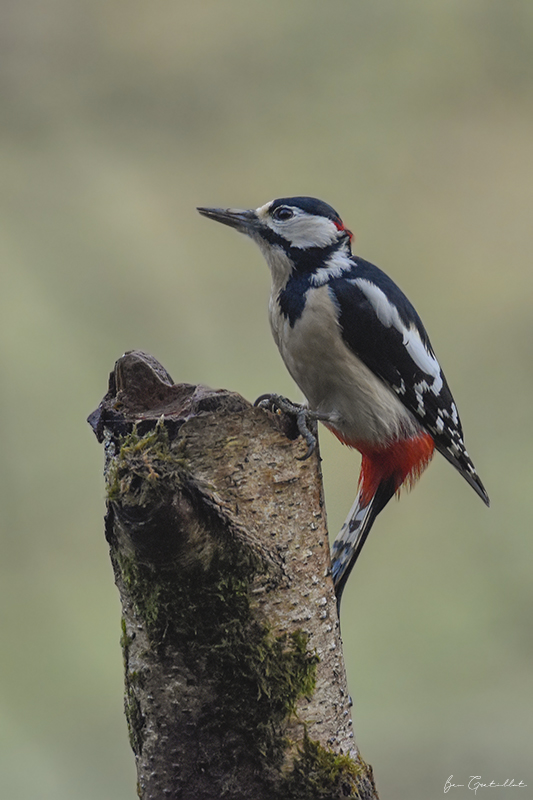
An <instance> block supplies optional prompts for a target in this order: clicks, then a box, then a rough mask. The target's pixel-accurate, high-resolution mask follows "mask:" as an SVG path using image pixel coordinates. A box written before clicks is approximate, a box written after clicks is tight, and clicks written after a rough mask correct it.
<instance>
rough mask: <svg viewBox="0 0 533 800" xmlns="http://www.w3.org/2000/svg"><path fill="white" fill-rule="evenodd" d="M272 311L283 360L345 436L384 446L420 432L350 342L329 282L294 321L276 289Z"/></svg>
mask: <svg viewBox="0 0 533 800" xmlns="http://www.w3.org/2000/svg"><path fill="white" fill-rule="evenodd" d="M269 316H270V325H271V328H272V333H273V336H274V339H275V341H276V344H277V345H278V348H279V351H280V353H281V356H282V358H283V361H284V362H285V365H286V367H287V369H288V370H289V372H290V374H291V375H292V377H293V379H294V380H295V381H296V383H297V384H298V386H299V387H300V389H301V390H302V392H303V393H304V395H305V396H306V398H307V400H308V403H309V407H310V408H311V409H312V410H314V411H317V412H320V414H324V415H326V416H327V418H328V424H329V426H330V427H332V428H334V429H336V430H337V431H338V432H339V434H340V438H341V439H343V440H344V441H346V442H348V443H353V444H355V443H363V442H365V443H367V444H369V445H377V446H379V445H382V444H386V443H387V442H389V441H393V440H396V439H399V438H405V436H411V435H415V434H417V433H418V432H419V431H420V425H419V424H418V423H417V422H416V420H415V418H414V417H413V415H412V414H411V412H410V411H408V409H406V408H405V406H404V405H403V404H402V402H401V401H400V400H399V399H398V397H397V396H396V394H395V393H394V392H393V391H392V390H391V389H390V388H389V387H388V386H387V385H386V384H385V383H384V382H383V381H382V380H381V379H380V378H378V377H377V376H376V375H375V374H374V373H373V372H372V371H371V370H370V369H369V368H368V367H367V366H366V365H365V364H364V363H363V362H362V361H361V359H360V358H359V357H358V356H357V355H356V354H355V353H354V352H353V351H352V350H351V349H350V348H348V346H347V345H346V344H345V342H344V339H343V337H342V332H341V328H340V325H339V321H338V311H337V306H336V304H335V303H334V301H333V299H332V297H331V294H330V292H329V289H328V287H327V286H320V287H316V288H315V287H310V288H309V289H308V290H307V291H306V293H305V298H304V303H303V311H302V312H301V314H300V315H299V317H298V318H297V319H296V320H295V321H294V322H293V324H291V322H290V320H289V317H288V316H287V315H286V314H285V313H283V311H282V310H281V307H280V304H279V301H278V299H277V296H276V295H275V294H273V295H272V296H271V299H270V308H269Z"/></svg>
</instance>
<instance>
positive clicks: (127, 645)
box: [89, 351, 377, 800]
mask: <svg viewBox="0 0 533 800" xmlns="http://www.w3.org/2000/svg"><path fill="white" fill-rule="evenodd" d="M89 422H90V424H91V425H92V427H93V430H94V432H95V433H96V436H97V437H98V439H99V441H101V442H103V443H104V444H105V481H106V491H107V506H108V510H107V515H106V528H105V529H106V537H107V541H108V543H109V547H110V554H111V561H112V564H113V570H114V574H115V581H116V585H117V587H118V590H119V592H120V599H121V603H122V639H121V644H122V650H123V656H124V672H125V712H126V718H127V723H128V730H129V737H130V742H131V746H132V749H133V752H134V754H135V760H136V764H137V773H138V795H139V797H140V798H143V800H148V799H149V798H150V799H151V800H162V798H176V800H177V798H182V799H183V800H215V798H216V800H220V798H228V800H263V798H264V800H291V799H294V800H296V799H299V798H302V799H303V798H307V799H310V798H313V800H314V798H346V797H352V798H359V799H360V800H371V799H372V800H373V799H374V798H377V793H376V790H375V787H374V782H373V778H372V770H371V767H370V766H368V765H367V764H366V763H365V762H364V761H363V760H362V758H361V756H360V754H359V752H358V749H357V747H356V744H355V740H354V735H353V729H352V722H351V719H350V705H351V701H350V698H349V694H348V689H347V686H346V676H345V670H344V664H343V659H342V646H341V638H340V631H339V622H338V618H337V607H336V600H335V594H334V590H333V585H332V581H331V577H330V561H329V546H328V538H327V529H326V518H325V510H324V501H323V495H322V479H321V471H320V458H319V455H318V452H315V454H313V456H312V457H311V458H309V459H308V460H306V461H301V460H298V458H301V457H302V456H303V455H304V454H305V452H306V445H305V443H304V442H302V440H301V439H300V438H298V435H297V431H296V430H295V428H294V425H293V423H292V421H291V420H290V419H289V418H287V417H285V416H282V415H277V414H272V413H270V412H266V411H264V410H262V409H259V408H255V407H253V406H251V405H250V404H249V403H248V402H247V401H246V400H244V399H243V398H242V397H240V396H239V395H237V394H234V393H231V392H228V391H225V390H219V391H214V390H211V389H208V388H206V387H202V386H191V385H188V384H178V385H175V384H174V383H173V381H172V379H171V378H170V376H169V375H168V373H167V372H166V370H165V369H164V368H163V367H162V366H161V365H160V364H159V363H158V362H157V361H156V360H155V359H154V358H153V357H152V356H149V355H147V354H145V353H142V352H139V351H134V352H130V353H126V355H124V356H123V357H122V358H120V359H119V360H118V361H117V363H116V365H115V368H114V371H113V372H112V373H111V376H110V381H109V391H108V393H107V394H106V396H105V397H104V399H103V400H102V403H101V404H100V406H99V408H98V409H97V411H95V412H93V414H91V416H90V417H89Z"/></svg>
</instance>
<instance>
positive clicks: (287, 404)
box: [254, 394, 317, 461]
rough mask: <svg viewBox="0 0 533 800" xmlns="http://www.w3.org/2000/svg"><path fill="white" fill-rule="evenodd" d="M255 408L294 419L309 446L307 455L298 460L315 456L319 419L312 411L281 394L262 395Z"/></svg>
mask: <svg viewBox="0 0 533 800" xmlns="http://www.w3.org/2000/svg"><path fill="white" fill-rule="evenodd" d="M254 406H257V407H258V408H264V409H266V410H278V411H282V412H283V413H284V414H287V415H288V416H290V417H293V418H294V420H295V422H296V427H297V428H298V432H299V433H300V436H302V437H303V439H304V440H305V442H306V444H307V453H306V454H305V455H303V456H297V460H298V461H306V460H307V459H308V458H310V457H311V456H312V455H313V453H314V452H315V449H316V443H317V437H316V420H317V417H316V416H315V415H314V414H313V412H312V411H310V410H309V409H308V408H306V407H305V406H302V405H299V404H298V403H292V402H291V401H290V400H287V398H286V397H282V396H281V395H279V394H262V395H261V397H258V398H257V400H256V401H255V403H254ZM310 424H311V426H312V427H313V428H314V431H313V430H311V428H310Z"/></svg>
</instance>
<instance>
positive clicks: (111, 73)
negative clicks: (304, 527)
mask: <svg viewBox="0 0 533 800" xmlns="http://www.w3.org/2000/svg"><path fill="white" fill-rule="evenodd" d="M0 18H1V31H2V33H1V39H2V45H1V59H2V70H1V73H0V88H1V92H2V103H1V109H2V111H1V119H0V124H1V144H0V159H1V173H2V186H3V191H2V195H1V204H2V208H1V217H0V219H1V223H0V224H1V234H0V248H1V253H0V259H1V271H2V292H1V296H0V304H1V306H0V324H1V326H2V335H1V337H0V348H1V350H0V352H1V358H2V362H1V367H2V392H1V407H2V449H1V462H0V463H1V481H0V490H1V492H2V499H1V508H2V514H1V520H2V522H1V525H2V545H1V561H0V576H1V582H0V592H1V601H0V609H1V611H0V613H1V630H2V634H1V635H2V648H1V655H0V669H1V709H0V737H1V740H0V796H1V797H3V798H9V800H18V799H19V798H21V799H24V800H29V799H30V798H32V799H33V798H37V800H41V799H44V798H53V800H92V799H94V798H113V800H129V799H130V798H133V797H134V796H135V774H134V764H133V757H132V755H131V753H130V750H129V745H128V741H127V734H126V725H125V721H124V719H123V714H122V663H121V653H120V648H119V604H118V597H117V592H116V590H115V587H114V585H113V580H112V572H111V567H110V564H109V560H108V555H107V548H106V544H105V540H104V536H103V532H102V515H103V511H104V493H103V482H102V478H101V470H102V451H101V447H100V446H99V445H98V444H97V443H96V440H95V439H94V437H93V435H92V433H91V431H90V430H89V427H88V426H87V425H86V423H85V418H86V416H87V414H88V413H89V412H90V411H92V410H93V409H94V408H95V407H96V406H97V404H98V402H99V401H100V399H101V397H102V396H103V394H104V392H105V390H106V384H107V375H108V372H109V371H110V369H111V368H112V366H113V363H114V361H115V359H116V358H118V357H119V356H120V355H121V354H122V352H123V351H125V350H128V349H132V348H142V349H145V350H148V351H149V352H151V353H153V354H154V355H155V356H156V357H157V358H158V359H159V360H160V361H161V362H162V363H163V364H164V366H165V367H166V368H167V369H168V370H169V371H170V373H171V374H172V376H173V377H174V380H176V381H187V382H191V383H195V382H203V383H207V384H209V385H211V386H217V387H218V386H223V387H227V388H229V389H233V390H236V391H238V392H241V393H242V394H243V395H244V396H246V397H247V398H249V399H254V398H255V397H256V396H257V395H259V394H261V393H263V392H268V391H278V392H282V393H285V394H288V395H290V396H292V397H294V398H296V399H299V397H300V395H299V392H298V391H297V390H296V388H295V387H294V385H293V384H292V382H291V380H290V378H289V377H288V375H287V374H286V372H285V369H284V367H283V365H282V363H281V359H280V357H279V355H278V353H277V351H276V349H275V346H274V344H273V342H272V340H271V336H270V332H269V329H268V322H267V313H266V306H267V298H268V292H269V275H268V270H267V267H266V265H265V264H264V262H263V260H262V258H261V256H260V254H259V252H258V251H257V250H256V249H255V247H254V245H253V244H251V243H250V242H248V241H246V240H245V239H244V238H242V237H238V236H236V235H235V234H234V233H233V232H231V231H230V230H228V229H226V228H223V227H222V226H217V225H214V224H212V223H210V222H208V221H207V220H205V219H202V218H201V217H200V216H199V215H198V214H197V213H196V211H195V206H196V205H221V206H224V205H226V206H241V207H249V206H253V207H255V206H258V205H260V204H262V203H264V202H266V201H267V200H269V199H272V198H273V197H276V196H284V195H291V194H311V195H315V196H318V197H320V198H323V199H324V200H326V201H328V202H329V203H331V204H332V205H333V206H334V207H335V208H336V209H337V210H338V211H339V212H340V214H341V215H342V216H343V218H344V220H345V222H346V224H347V225H348V226H349V227H350V228H352V229H353V230H354V231H355V233H356V237H357V241H356V248H355V249H356V252H358V253H359V254H360V255H362V256H364V257H365V258H367V259H369V260H371V261H374V263H377V264H378V265H379V266H381V267H382V268H383V269H385V270H386V271H388V272H389V273H390V274H391V275H392V277H393V278H394V279H395V280H396V281H397V282H398V283H399V284H400V286H402V288H403V289H404V291H406V293H407V294H408V296H409V297H410V298H411V300H412V301H413V302H414V304H415V305H416V306H417V308H418V310H419V312H420V313H421V315H422V317H423V319H424V321H425V323H426V325H427V326H428V328H429V330H430V335H431V337H432V341H433V344H434V346H435V348H436V350H437V353H438V355H439V358H440V360H441V362H442V363H443V365H444V368H445V371H446V373H447V376H448V379H449V382H450V384H451V386H452V388H453V391H454V394H455V397H456V400H457V402H458V405H459V408H460V411H461V416H462V420H463V425H464V427H465V430H466V439H467V445H468V449H469V451H470V452H471V454H472V456H473V458H474V461H475V463H476V465H477V467H478V469H479V472H480V474H481V476H482V478H483V481H484V482H485V485H486V486H487V489H488V491H489V493H490V495H491V499H492V508H491V510H490V511H488V510H487V509H486V508H485V507H484V506H483V504H482V503H481V502H480V501H479V499H478V498H477V497H476V496H475V494H474V492H473V491H472V490H471V489H469V487H468V486H467V485H466V483H465V482H464V481H462V480H461V478H460V477H459V476H458V475H457V473H455V471H454V470H453V469H451V467H450V466H449V465H448V464H447V463H445V462H444V460H443V459H442V458H436V459H435V462H434V464H433V465H432V467H431V469H430V470H429V471H428V473H427V474H426V475H425V476H424V477H423V479H422V481H421V483H420V485H419V486H418V487H417V489H416V490H415V492H413V494H412V495H405V496H404V498H403V499H402V502H401V503H399V504H398V503H391V504H390V505H389V507H388V508H387V509H386V510H385V512H384V513H383V514H382V516H381V517H380V519H379V521H378V524H377V525H376V527H375V529H374V531H373V534H372V536H371V538H370V541H369V543H368V544H367V546H366V548H365V552H364V555H363V557H362V559H361V561H360V562H359V564H358V565H357V570H356V573H355V575H354V577H353V579H352V580H351V581H350V584H349V586H348V589H347V590H346V592H345V595H344V599H343V634H344V643H345V655H346V659H347V668H348V672H349V681H350V686H351V691H352V694H353V697H354V700H355V708H354V720H355V722H354V724H355V729H356V736H357V740H358V743H359V745H360V748H361V751H362V754H363V756H364V757H365V758H366V759H367V760H368V761H370V762H371V763H372V764H373V766H374V769H375V775H376V779H377V785H378V789H379V790H380V792H381V796H382V798H383V799H384V800H385V799H386V798H389V799H390V798H395V800H396V798H398V799H401V800H404V799H405V800H407V799H408V800H428V799H429V798H435V797H438V796H440V795H441V794H442V793H443V786H444V782H445V780H446V778H448V776H450V775H452V774H453V775H454V779H455V781H456V782H457V783H466V782H467V781H468V777H469V776H470V775H481V776H482V777H483V779H486V780H487V781H489V780H492V779H494V780H496V781H497V782H503V781H504V780H505V779H506V778H511V777H514V778H515V779H516V781H518V780H523V781H524V782H525V783H528V784H529V786H530V787H531V786H532V785H533V767H532V763H533V761H532V758H531V750H532V742H533V720H532V710H533V709H532V706H533V701H532V698H533V677H532V669H531V660H532V655H533V643H532V637H531V609H530V604H531V594H532V593H531V563H532V555H533V543H532V528H533V524H532V522H533V519H532V511H531V480H532V474H533V465H532V456H531V453H532V446H531V445H532V436H531V419H532V402H531V397H532V396H533V370H532V344H533V320H532V313H531V309H532V302H533V296H532V295H533V271H532V269H531V253H532V252H533V225H532V222H531V208H532V200H533V189H532V187H533V157H532V142H533V103H532V100H533V59H532V53H533V4H532V3H531V2H530V0H507V2H506V3H502V2H498V0H468V2H464V0H461V1H459V0H434V1H433V2H431V3H427V2H424V1H423V0H411V1H410V2H402V3H398V2H394V0H358V1H357V2H356V1H355V0H353V1H352V2H348V1H347V0H344V2H340V1H339V0H333V2H327V3H326V2H303V0H293V1H292V2H281V0H270V2H268V3H266V2H265V3H259V2H253V1H251V0H247V1H246V2H245V0H230V1H229V2H215V1H214V0H196V2H195V3H184V2H178V3H168V2H161V0H152V2H150V3H147V2H146V0H143V1H142V2H141V0H128V2H125V1H124V0H106V2H98V0H77V2H74V0H26V2H24V3H20V2H17V0H4V2H3V4H2V10H1V12H0ZM321 443H322V455H323V458H324V463H323V467H324V473H325V482H326V498H327V508H328V517H329V524H330V530H331V533H332V534H334V533H335V532H336V531H337V530H338V528H339V526H340V525H341V523H342V521H343V519H344V516H345V514H346V513H347V511H348V509H349V507H350V505H351V502H352V500H353V496H354V492H355V485H356V479H357V474H358V457H357V455H356V454H355V453H350V452H348V451H347V450H345V449H344V448H342V447H341V446H340V445H339V444H338V443H337V442H336V441H334V440H333V439H332V437H331V436H330V435H329V434H328V433H327V432H325V431H323V432H322V436H321ZM464 779H466V780H464ZM509 791H511V790H508V789H507V790H506V789H493V790H492V791H491V800H496V798H500V797H501V798H503V797H505V798H506V800H507V798H508V795H509ZM527 791H528V792H530V793H531V792H532V789H531V788H529V789H528V790H527ZM454 792H455V794H454V797H455V798H458V797H460V796H464V795H465V793H466V792H467V790H466V789H463V790H462V789H456V790H454ZM525 792H526V790H522V793H521V795H520V796H521V797H523V796H525V794H524V793H525ZM461 793H462V795H461ZM527 796H532V795H531V794H529V795H527Z"/></svg>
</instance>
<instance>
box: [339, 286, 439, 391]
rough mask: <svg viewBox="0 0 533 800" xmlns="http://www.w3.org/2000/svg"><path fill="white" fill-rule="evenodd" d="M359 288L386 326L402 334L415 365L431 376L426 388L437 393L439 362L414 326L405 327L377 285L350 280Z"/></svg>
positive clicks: (396, 310)
mask: <svg viewBox="0 0 533 800" xmlns="http://www.w3.org/2000/svg"><path fill="white" fill-rule="evenodd" d="M352 283H354V284H355V285H356V286H358V287H359V289H361V291H362V292H363V294H364V295H365V297H366V298H367V299H368V300H369V301H370V303H371V305H372V308H373V309H374V311H375V312H376V316H377V318H378V319H379V321H380V322H381V323H382V325H385V327H386V328H390V327H394V328H396V330H397V331H399V332H400V333H401V334H402V340H403V345H404V347H405V349H406V350H407V352H408V353H409V355H410V356H411V358H412V359H413V361H414V362H415V364H416V365H417V367H420V369H421V370H423V371H424V372H425V373H426V374H427V375H431V376H432V377H433V384H432V385H431V386H428V387H427V388H428V389H431V391H432V392H433V393H434V394H436V395H438V394H439V392H440V390H441V389H442V374H441V369H440V365H439V362H438V361H437V359H436V358H435V356H434V355H433V353H432V352H431V351H430V350H428V349H427V347H426V345H425V344H424V342H423V341H422V339H421V338H420V334H419V333H418V331H417V329H416V327H415V326H414V325H413V326H411V327H409V328H407V327H406V326H405V325H404V323H403V322H402V319H401V317H400V314H399V312H398V309H397V308H396V306H395V305H394V303H391V301H390V300H389V299H388V297H387V295H386V294H385V292H384V291H382V289H380V288H379V286H376V284H375V283H372V282H371V281H368V280H366V279H365V278H354V279H353V280H352Z"/></svg>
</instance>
